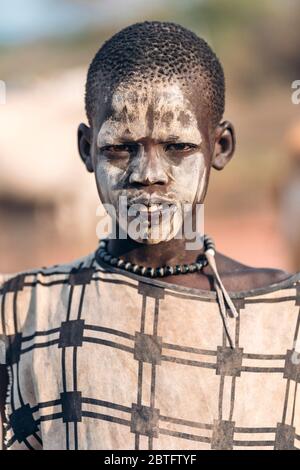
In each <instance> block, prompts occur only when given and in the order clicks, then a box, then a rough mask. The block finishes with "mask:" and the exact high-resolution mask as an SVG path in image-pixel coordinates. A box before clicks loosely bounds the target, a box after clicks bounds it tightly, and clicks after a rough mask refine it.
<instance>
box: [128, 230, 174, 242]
mask: <svg viewBox="0 0 300 470" xmlns="http://www.w3.org/2000/svg"><path fill="white" fill-rule="evenodd" d="M155 232H157V228H156V229H155ZM128 236H129V237H130V238H131V239H132V240H134V241H136V242H137V243H141V244H142V245H158V244H159V243H163V242H164V243H165V242H168V241H170V240H172V239H173V238H174V233H170V229H169V227H168V229H167V230H163V229H162V227H160V230H159V236H158V234H155V235H154V234H153V232H152V231H151V229H149V230H147V231H146V232H144V234H142V235H141V236H139V235H137V234H132V233H130V232H129V233H128Z"/></svg>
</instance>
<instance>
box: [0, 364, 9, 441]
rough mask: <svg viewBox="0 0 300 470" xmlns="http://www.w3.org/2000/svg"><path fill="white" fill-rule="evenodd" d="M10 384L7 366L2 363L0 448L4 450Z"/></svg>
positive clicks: (0, 370)
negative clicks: (5, 407)
mask: <svg viewBox="0 0 300 470" xmlns="http://www.w3.org/2000/svg"><path fill="white" fill-rule="evenodd" d="M7 385H8V376H7V370H6V366H5V365H2V364H0V449H2V450H3V448H4V446H3V437H4V435H3V423H4V421H5V415H4V406H5V397H6V391H7Z"/></svg>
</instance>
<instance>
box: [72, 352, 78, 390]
mask: <svg viewBox="0 0 300 470" xmlns="http://www.w3.org/2000/svg"><path fill="white" fill-rule="evenodd" d="M73 390H74V392H77V346H74V348H73Z"/></svg>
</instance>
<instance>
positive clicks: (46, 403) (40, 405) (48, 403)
mask: <svg viewBox="0 0 300 470" xmlns="http://www.w3.org/2000/svg"><path fill="white" fill-rule="evenodd" d="M60 404H61V400H60V399H58V400H51V401H44V402H42V403H38V404H37V405H36V406H33V407H32V408H31V411H32V413H36V412H37V411H38V410H39V409H41V408H48V407H49V406H56V405H60Z"/></svg>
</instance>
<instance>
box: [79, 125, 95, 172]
mask: <svg viewBox="0 0 300 470" xmlns="http://www.w3.org/2000/svg"><path fill="white" fill-rule="evenodd" d="M91 137H92V132H91V129H90V128H89V127H88V126H86V125H85V124H80V125H79V127H78V131H77V138H78V151H79V154H80V157H81V160H82V161H83V163H84V164H85V166H86V169H87V171H89V172H90V173H93V171H94V168H93V161H92V156H91Z"/></svg>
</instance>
